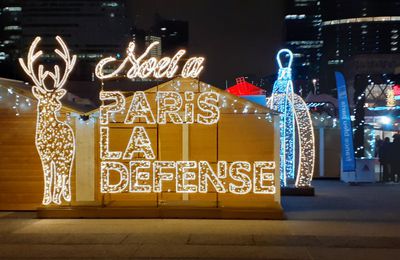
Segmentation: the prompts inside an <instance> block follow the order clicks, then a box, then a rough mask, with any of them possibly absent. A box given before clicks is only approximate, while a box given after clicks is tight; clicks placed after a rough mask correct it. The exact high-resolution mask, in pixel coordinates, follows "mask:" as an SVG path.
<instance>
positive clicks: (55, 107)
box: [19, 36, 76, 205]
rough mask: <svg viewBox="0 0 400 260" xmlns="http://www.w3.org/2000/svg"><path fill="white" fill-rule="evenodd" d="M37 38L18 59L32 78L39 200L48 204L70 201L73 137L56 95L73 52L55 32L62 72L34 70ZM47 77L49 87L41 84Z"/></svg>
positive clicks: (71, 63) (61, 92) (60, 93)
mask: <svg viewBox="0 0 400 260" xmlns="http://www.w3.org/2000/svg"><path fill="white" fill-rule="evenodd" d="M40 40H41V39H40V37H36V39H35V40H34V41H33V43H32V45H31V47H30V48H29V52H28V57H27V62H26V63H25V62H24V60H23V59H22V58H20V59H19V63H20V64H21V66H22V68H23V70H24V71H25V72H26V74H28V76H29V77H30V78H31V79H32V81H33V83H34V86H33V87H32V93H33V95H34V96H35V97H36V99H37V100H38V104H37V121H36V138H35V143H36V149H37V151H38V153H39V156H40V159H41V162H42V168H43V174H44V194H43V204H44V205H48V204H50V203H52V202H53V203H55V204H61V202H62V201H61V198H64V200H65V201H68V202H69V201H71V170H72V164H73V160H74V155H75V137H74V132H73V130H72V128H71V127H70V126H69V125H68V124H67V123H65V122H62V121H60V120H59V119H58V118H57V112H58V111H60V109H61V107H62V104H61V102H60V99H61V98H62V97H63V96H64V95H65V94H66V93H67V91H66V90H65V89H63V88H62V87H63V85H64V84H65V82H66V81H67V78H68V76H69V74H70V73H71V71H72V69H73V67H74V65H75V62H76V55H73V56H72V59H71V57H70V54H69V51H68V48H67V46H66V44H65V43H64V41H63V40H62V39H61V38H60V37H59V36H57V37H56V40H57V42H58V43H59V44H60V45H61V49H62V51H60V50H59V49H56V50H55V53H57V55H58V56H60V57H61V59H62V60H63V61H64V62H65V70H64V74H63V75H62V76H61V72H60V67H59V66H58V65H55V66H54V72H50V71H44V66H43V65H41V64H40V65H39V67H38V70H37V72H35V71H34V67H33V64H34V62H35V61H36V60H37V59H38V58H39V57H40V56H41V55H42V54H43V52H42V51H38V52H35V49H36V47H37V45H38V43H39V42H40ZM48 77H50V78H51V81H52V83H53V88H52V89H49V88H47V86H46V85H45V81H46V79H48Z"/></svg>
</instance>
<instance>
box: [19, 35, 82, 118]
mask: <svg viewBox="0 0 400 260" xmlns="http://www.w3.org/2000/svg"><path fill="white" fill-rule="evenodd" d="M40 40H41V39H40V37H36V38H35V40H34V41H33V43H32V45H31V47H30V48H29V52H28V57H27V62H26V63H25V62H24V60H23V59H22V58H19V63H20V64H21V67H22V69H23V70H24V71H25V73H26V74H27V75H28V76H29V77H30V78H31V79H32V81H33V83H34V84H35V85H34V86H33V87H32V93H33V95H34V96H35V98H36V99H37V100H38V106H39V107H43V108H45V110H46V111H47V112H55V111H58V110H60V109H61V107H62V104H61V102H60V99H61V98H62V97H63V96H64V95H65V94H66V93H67V91H66V90H65V89H63V88H62V87H63V86H64V84H65V82H66V81H67V78H68V76H69V74H70V73H71V71H72V69H73V67H74V65H75V62H76V55H73V56H72V59H71V56H70V54H69V51H68V48H67V45H66V44H65V43H64V41H63V40H62V39H61V37H59V36H57V37H56V40H57V42H58V43H59V44H60V45H61V48H62V51H60V50H59V49H55V50H54V51H55V53H57V55H58V56H60V57H61V58H62V60H63V61H64V62H65V70H64V73H63V76H61V75H60V67H59V66H58V65H55V66H54V72H50V71H47V70H46V71H44V66H43V65H42V64H40V65H39V66H38V70H37V72H35V70H34V67H33V64H34V62H35V61H36V60H37V59H38V58H39V57H40V56H41V55H42V54H43V52H42V51H38V52H35V49H36V47H37V45H38V43H39V42H40ZM48 78H50V79H51V82H52V83H53V87H52V88H48V87H47V86H46V83H45V82H46V81H48Z"/></svg>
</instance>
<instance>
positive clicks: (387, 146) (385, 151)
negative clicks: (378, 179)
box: [379, 137, 392, 182]
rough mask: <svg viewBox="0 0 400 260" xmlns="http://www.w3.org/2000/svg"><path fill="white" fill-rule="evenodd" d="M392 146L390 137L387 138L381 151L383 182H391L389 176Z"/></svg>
mask: <svg viewBox="0 0 400 260" xmlns="http://www.w3.org/2000/svg"><path fill="white" fill-rule="evenodd" d="M391 150H392V144H391V143H390V139H389V137H385V139H384V141H383V144H382V146H381V148H380V149H379V162H380V163H381V165H382V166H383V176H382V177H383V178H382V181H384V182H387V181H389V176H390V175H391V165H390V162H391V155H390V154H391V152H392V151H391Z"/></svg>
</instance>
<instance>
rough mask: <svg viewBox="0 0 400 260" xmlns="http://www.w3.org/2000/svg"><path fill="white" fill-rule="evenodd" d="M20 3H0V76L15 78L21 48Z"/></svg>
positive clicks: (6, 0)
mask: <svg viewBox="0 0 400 260" xmlns="http://www.w3.org/2000/svg"><path fill="white" fill-rule="evenodd" d="M20 2H21V1H16V0H4V1H1V3H0V24H1V29H0V71H1V75H2V76H6V77H15V76H16V74H15V73H16V67H17V58H18V57H19V55H20V47H21V36H22V27H21V16H22V15H21V14H22V7H21V3H20Z"/></svg>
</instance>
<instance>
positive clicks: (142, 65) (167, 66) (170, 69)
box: [95, 42, 205, 79]
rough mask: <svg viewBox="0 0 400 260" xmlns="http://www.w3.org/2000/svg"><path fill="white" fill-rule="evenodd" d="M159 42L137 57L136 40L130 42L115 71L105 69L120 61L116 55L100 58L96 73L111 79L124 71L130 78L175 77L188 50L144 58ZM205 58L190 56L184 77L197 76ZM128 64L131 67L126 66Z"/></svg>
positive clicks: (184, 67) (184, 68)
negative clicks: (167, 55) (179, 63)
mask: <svg viewBox="0 0 400 260" xmlns="http://www.w3.org/2000/svg"><path fill="white" fill-rule="evenodd" d="M158 44H160V43H159V42H153V43H151V44H150V45H149V46H148V47H147V49H146V51H145V52H144V53H143V54H142V55H140V56H139V57H136V55H135V47H136V45H135V43H134V42H130V43H129V45H128V48H127V50H126V54H127V57H126V58H125V59H124V60H123V61H122V62H120V64H119V65H118V66H117V68H115V70H114V71H113V72H111V73H109V74H106V73H105V72H104V71H105V68H106V67H107V66H108V68H109V67H110V66H112V65H110V64H112V63H115V62H118V61H117V59H116V58H114V57H107V58H104V59H102V60H100V62H99V63H98V64H97V65H96V69H95V74H96V76H97V77H98V78H99V79H111V78H115V77H118V76H120V75H123V74H124V73H125V76H126V77H127V78H129V79H134V78H141V79H145V78H148V77H151V76H152V77H154V78H165V77H166V78H173V77H174V76H175V74H176V72H177V70H178V62H179V61H180V59H181V58H182V56H183V55H184V54H185V53H186V51H185V50H179V51H178V52H177V53H176V54H175V55H174V57H172V58H170V57H164V58H161V59H160V60H157V59H156V58H154V57H151V58H149V59H147V60H144V59H145V58H146V56H147V55H148V54H149V53H150V51H151V49H153V48H154V47H155V46H157V45H158ZM204 60H205V59H204V58H203V57H192V58H189V59H188V60H187V61H186V63H185V65H184V66H183V69H182V73H181V76H182V77H183V78H197V77H198V76H199V74H200V73H201V71H202V70H203V68H204V67H203V62H204ZM126 66H130V67H129V68H126ZM125 71H126V72H125Z"/></svg>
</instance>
